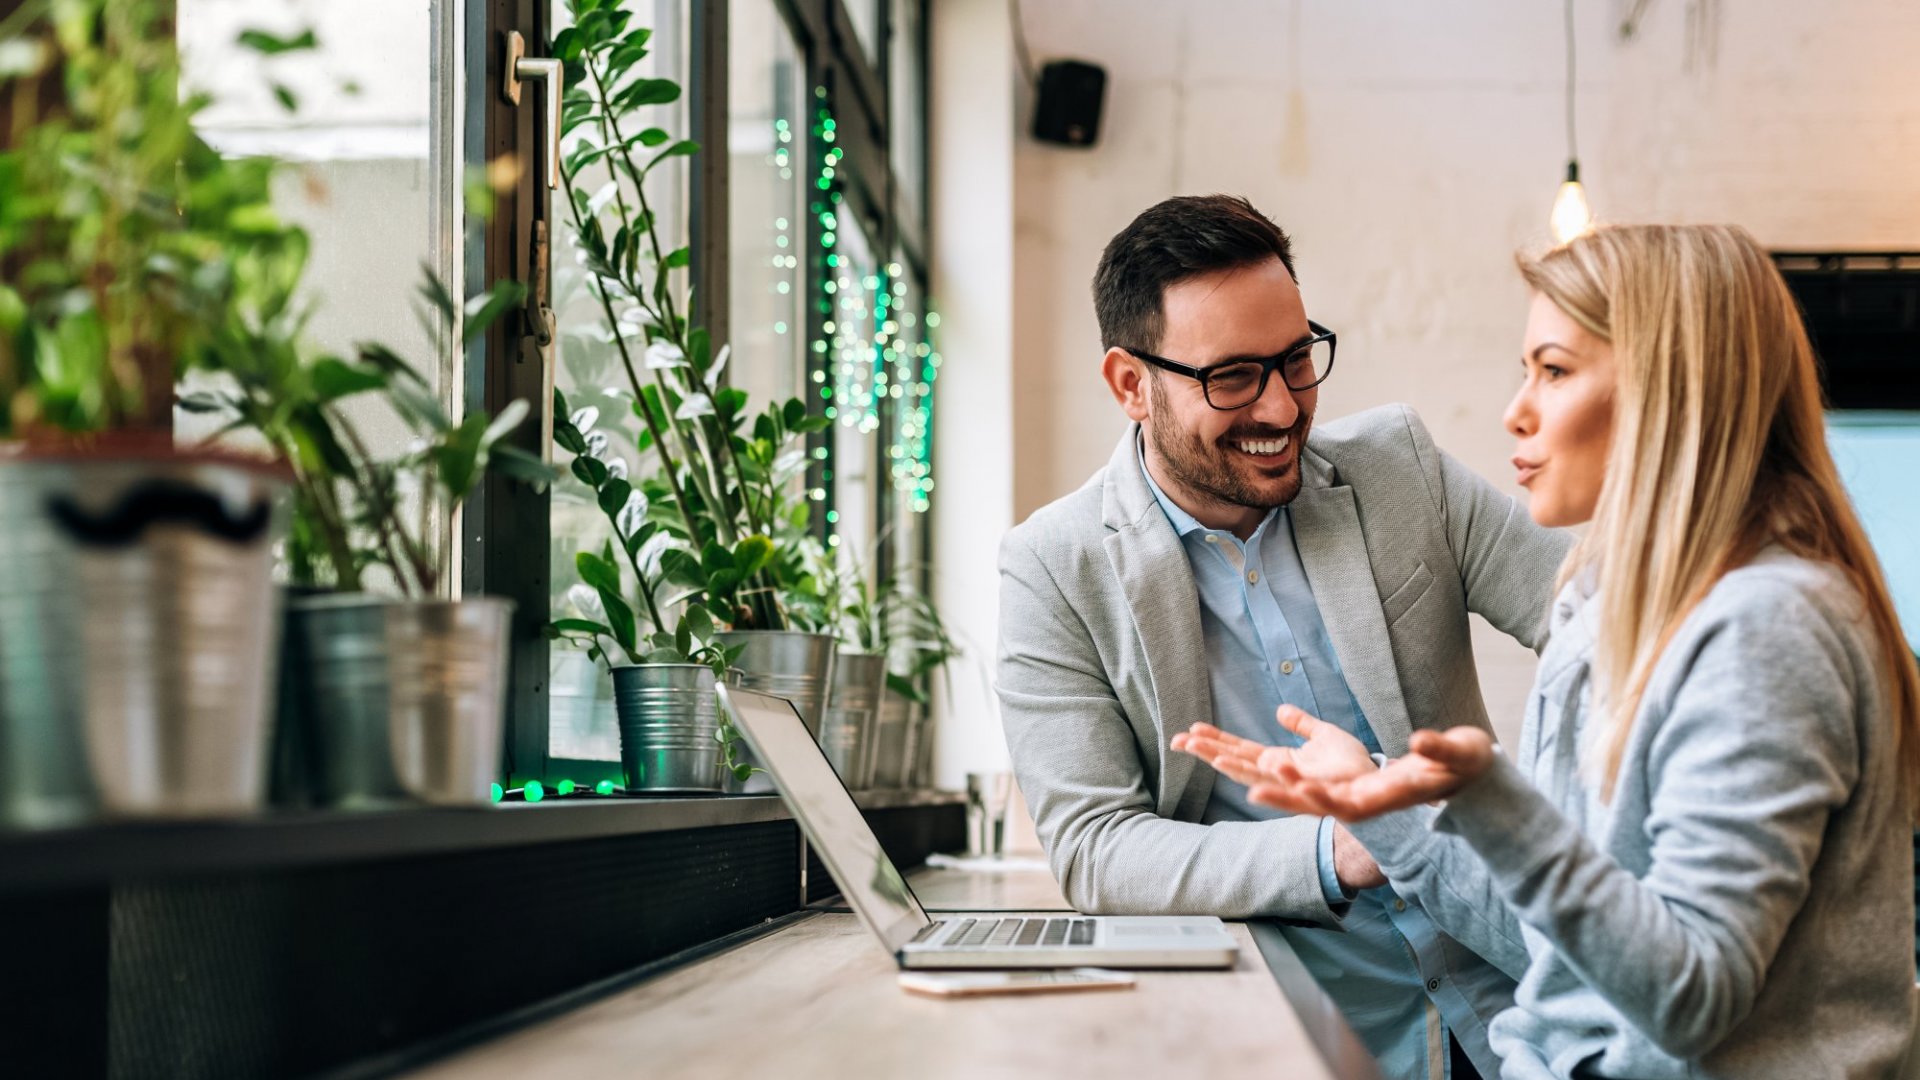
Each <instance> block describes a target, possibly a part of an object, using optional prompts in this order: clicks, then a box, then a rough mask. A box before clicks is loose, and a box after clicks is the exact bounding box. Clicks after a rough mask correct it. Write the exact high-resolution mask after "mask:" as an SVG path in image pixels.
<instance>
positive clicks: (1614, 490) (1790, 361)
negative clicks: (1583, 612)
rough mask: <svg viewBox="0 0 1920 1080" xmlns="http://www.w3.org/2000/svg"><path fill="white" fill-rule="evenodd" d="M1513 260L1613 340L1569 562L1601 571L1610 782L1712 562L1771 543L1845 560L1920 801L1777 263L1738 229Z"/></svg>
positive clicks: (1887, 612)
mask: <svg viewBox="0 0 1920 1080" xmlns="http://www.w3.org/2000/svg"><path fill="white" fill-rule="evenodd" d="M1520 273H1521V276H1522V277H1524V278H1525V279H1526V282H1527V284H1528V285H1529V286H1531V287H1532V288H1533V289H1534V290H1535V291H1537V292H1539V293H1541V294H1543V295H1545V296H1546V297H1547V298H1548V299H1549V300H1551V301H1553V303H1554V304H1555V305H1556V306H1558V307H1559V308H1560V309H1561V310H1562V311H1564V312H1566V313H1567V315H1568V316H1569V317H1571V318H1572V319H1573V320H1574V321H1575V322H1578V323H1579V324H1580V325H1581V326H1583V327H1585V328H1586V329H1587V330H1588V331H1590V332H1592V333H1593V334H1595V335H1597V336H1599V337H1601V338H1604V339H1605V340H1607V341H1608V342H1611V343H1612V346H1613V363H1614V370H1615V372H1616V375H1617V377H1618V378H1617V384H1616V389H1615V391H1614V404H1613V408H1614V414H1613V444H1612V447H1611V449H1610V451H1609V454H1608V458H1607V474H1606V480H1605V482H1604V484H1603V485H1602V487H1601V491H1600V504H1599V507H1598V508H1597V510H1596V512H1595V514H1594V519H1593V524H1592V526H1591V528H1590V529H1589V530H1588V532H1587V535H1586V537H1585V538H1584V539H1583V540H1582V541H1581V542H1580V544H1579V546H1578V547H1576V548H1575V549H1574V552H1573V554H1572V555H1571V556H1570V557H1569V558H1568V560H1567V564H1566V568H1565V569H1564V570H1563V572H1562V581H1563V582H1564V581H1566V580H1568V579H1570V578H1572V577H1573V576H1574V575H1577V574H1581V573H1585V572H1587V571H1589V570H1592V571H1594V572H1595V573H1596V574H1597V578H1598V581H1599V582H1600V584H1601V589H1600V594H1599V597H1598V599H1597V601H1596V602H1597V603H1598V604H1599V605H1600V609H1599V616H1600V619H1599V626H1598V631H1597V640H1596V643H1595V644H1596V649H1595V665H1594V667H1595V671H1594V676H1595V683H1594V686H1595V690H1596V700H1597V701H1599V702H1601V703H1602V706H1601V707H1602V708H1603V709H1604V714H1603V715H1604V716H1605V720H1604V723H1605V724H1606V725H1607V726H1606V727H1604V728H1602V729H1601V730H1600V731H1598V732H1597V733H1596V734H1597V739H1596V740H1595V742H1594V743H1593V744H1592V745H1593V746H1594V747H1595V748H1596V749H1598V750H1599V751H1600V752H1601V755H1602V756H1601V757H1600V758H1599V759H1598V760H1597V761H1596V762H1595V764H1596V765H1598V766H1599V770H1600V776H1601V778H1602V787H1601V790H1602V792H1603V795H1604V796H1605V797H1607V798H1611V797H1612V793H1613V789H1614V783H1615V780H1616V778H1617V777H1618V774H1619V771H1620V762H1621V758H1622V757H1623V755H1624V754H1625V752H1626V746H1627V736H1628V734H1629V730H1630V728H1631V727H1632V723H1633V717H1634V715H1635V714H1636V713H1637V712H1638V711H1639V707H1640V700H1641V697H1642V695H1643V694H1645V692H1646V688H1647V682H1648V679H1649V677H1650V676H1651V675H1652V673H1653V668H1654V664H1655V662H1656V661H1658V659H1659V657H1660V654H1661V652H1662V651H1663V650H1664V649H1665V648H1666V645H1667V642H1668V640H1669V639H1670V638H1671V637H1672V636H1673V633H1674V631H1675V630H1676V629H1678V627H1679V626H1680V623H1681V621H1682V620H1684V619H1685V618H1686V616H1687V614H1688V612H1690V611H1691V610H1692V609H1693V607H1694V605H1696V604H1698V603H1699V602H1700V600H1701V598H1702V597H1704V596H1705V595H1706V594H1707V591H1708V590H1709V589H1711V588H1712V587H1713V585H1714V583H1715V582H1716V581H1718V580H1719V579H1720V577H1721V575H1723V574H1725V573H1726V572H1727V571H1729V570H1731V569H1733V568H1735V567H1738V566H1740V565H1741V564H1743V563H1745V562H1747V561H1748V560H1750V559H1752V558H1753V557H1754V555H1755V554H1756V553H1758V552H1759V551H1760V549H1761V548H1763V547H1765V546H1767V545H1769V544H1778V545H1780V546H1781V547H1783V548H1785V549H1786V550H1788V551H1791V552H1793V553H1794V554H1796V555H1799V556H1802V557H1804V558H1807V559H1814V560H1818V561H1820V562H1824V563H1829V564H1831V565H1833V566H1835V567H1837V568H1838V569H1839V570H1840V571H1841V572H1842V573H1844V574H1845V575H1846V577H1847V579H1848V580H1849V581H1850V582H1851V583H1852V585H1853V588H1854V590H1855V591H1856V592H1857V593H1859V595H1860V598H1861V599H1862V600H1863V601H1864V602H1865V605H1866V613H1867V616H1868V618H1869V619H1871V620H1872V623H1873V628H1874V631H1875V632H1876V634H1877V636H1878V638H1879V640H1880V644H1881V647H1882V650H1883V652H1884V658H1883V663H1882V664H1881V665H1880V666H1881V668H1882V670H1883V671H1884V672H1885V673H1886V678H1887V682H1888V686H1887V690H1888V693H1887V704H1888V711H1889V715H1890V716H1891V718H1892V720H1893V721H1894V747H1895V753H1896V754H1897V755H1898V757H1899V762H1900V771H1901V777H1902V781H1903V783H1902V788H1903V790H1904V792H1905V793H1906V794H1907V796H1908V805H1909V807H1913V808H1915V809H1920V807H1916V805H1915V800H1914V799H1913V798H1912V796H1913V795H1914V793H1915V792H1916V791H1920V672H1916V669H1915V665H1914V659H1913V656H1912V654H1911V653H1910V652H1909V651H1908V648H1907V645H1906V641H1905V639H1904V638H1903V636H1902V635H1901V632H1900V626H1899V622H1898V620H1897V619H1896V617H1895V615H1894V609H1893V601H1892V599H1891V598H1890V597H1889V595H1888V593H1887V586H1886V580H1885V578H1884V577H1883V576H1882V574H1881V571H1880V563H1879V560H1878V559H1876V558H1875V557H1874V554H1873V550H1872V548H1870V547H1869V546H1868V544H1867V537H1866V532H1865V531H1864V530H1863V529H1862V528H1861V527H1860V521H1859V519H1858V518H1857V517H1856V516H1855V514H1854V512H1853V504H1852V502H1851V501H1850V500H1849V499H1848V498H1847V494H1846V491H1845V490H1844V489H1843V488H1842V487H1841V485H1840V474H1839V472H1838V470H1837V469H1835V468H1834V464H1833V456H1832V454H1830V453H1829V452H1828V449H1827V440H1826V430H1825V422H1824V419H1823V417H1822V410H1821V400H1820V381H1819V376H1818V373H1817V372H1816V370H1815V365H1814V358H1813V347H1812V345H1811V344H1810V343H1809V342H1808V340H1807V333H1806V328H1805V327H1804V326H1803V325H1802V324H1801V321H1800V312H1799V308H1798V307H1797V306H1796V305H1795V303H1794V299H1793V295H1792V294H1791V293H1789V292H1788V291H1787V284H1786V282H1785V280H1783V279H1782V278H1781V276H1780V272H1779V270H1778V269H1776V268H1775V267H1774V265H1773V260H1772V259H1771V258H1769V257H1768V256H1767V253H1766V252H1765V251H1764V250H1763V249H1762V248H1761V247H1760V245H1759V244H1758V243H1756V242H1755V241H1754V239H1753V237H1752V236H1750V235H1749V234H1748V233H1747V231H1746V230H1745V229H1741V228H1737V227H1733V226H1721V225H1631V226H1611V227H1605V228H1601V229H1599V230H1597V231H1595V232H1592V233H1589V234H1587V235H1585V236H1582V237H1580V238H1578V239H1575V240H1573V241H1571V242H1569V243H1567V244H1565V245H1563V246H1561V247H1558V248H1555V249H1553V250H1552V251H1549V252H1547V253H1546V254H1545V255H1543V256H1540V257H1539V258H1537V259H1528V258H1522V259H1521V260H1520Z"/></svg>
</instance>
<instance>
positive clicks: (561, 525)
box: [547, 0, 693, 761]
mask: <svg viewBox="0 0 1920 1080" xmlns="http://www.w3.org/2000/svg"><path fill="white" fill-rule="evenodd" d="M623 10H626V11H629V12H631V13H632V19H631V21H630V23H629V25H630V26H635V27H639V26H647V27H651V28H652V29H653V38H652V45H653V46H654V51H652V52H649V53H648V55H647V56H646V58H645V59H643V60H641V61H640V62H639V63H637V64H635V65H634V66H633V68H632V70H631V71H630V72H629V73H628V75H627V76H626V77H627V78H630V79H632V78H668V79H673V80H674V81H675V82H678V83H680V84H681V86H682V88H683V90H684V88H685V87H686V85H687V81H688V80H687V71H688V65H687V60H686V51H685V50H686V42H687V39H688V33H687V31H688V24H687V14H686V12H687V9H686V5H685V3H684V0H627V2H626V3H625V4H624V5H623ZM569 24H570V19H569V17H568V15H567V9H566V5H565V4H564V3H562V2H560V0H555V2H554V3H553V15H552V22H551V24H550V25H551V26H552V28H553V33H555V34H558V33H559V32H560V30H561V29H562V28H564V27H566V26H568V25H569ZM634 123H635V124H636V125H637V127H639V128H645V127H660V128H664V129H666V130H667V131H668V132H670V133H671V134H672V135H673V136H674V137H675V138H691V137H692V136H693V133H692V132H691V131H689V130H688V129H687V115H686V96H685V94H684V93H683V94H682V96H681V98H680V100H679V101H676V102H674V103H673V104H670V105H659V106H653V107H650V108H648V109H646V110H644V111H643V112H642V114H641V116H640V117H639V118H638V119H637V120H636V121H634ZM621 134H622V135H624V136H626V137H632V136H633V135H634V134H635V131H633V130H627V129H626V127H625V125H623V127H622V132H621ZM588 137H593V138H595V140H596V143H598V144H600V145H605V144H606V143H607V142H609V141H610V140H608V139H606V138H605V137H604V136H603V135H601V134H599V133H596V132H593V131H592V130H590V129H589V128H582V129H580V130H577V131H576V132H575V133H574V135H573V137H572V141H571V142H570V143H569V144H568V145H566V146H564V147H563V152H570V151H571V150H572V149H574V147H576V146H578V145H579V143H580V141H581V140H583V139H586V138H588ZM687 176H688V172H687V168H686V159H685V158H681V159H678V160H675V161H671V162H669V163H668V164H665V165H662V166H661V167H659V168H657V169H655V170H654V171H653V172H652V173H651V174H650V175H649V176H648V178H647V189H646V193H647V199H648V202H649V205H650V207H651V209H652V210H653V213H654V217H655V220H656V222H657V225H656V232H657V234H658V238H659V242H660V250H661V251H662V252H668V251H673V250H674V249H676V248H679V247H681V246H682V245H684V244H686V243H687V235H686V220H687ZM612 184H613V174H612V172H611V170H610V169H609V168H608V167H607V165H606V164H605V162H604V161H603V162H600V163H597V164H594V165H591V166H589V167H587V169H586V170H585V171H584V172H583V173H582V174H581V175H580V176H579V177H578V178H577V179H576V180H575V181H574V185H575V187H576V188H577V189H578V190H580V191H583V192H585V193H587V194H588V195H589V196H590V197H591V198H593V199H596V200H610V199H612V198H614V192H615V189H614V188H613V187H612ZM620 194H621V197H622V198H625V199H628V200H629V204H630V205H631V200H632V197H633V190H632V188H631V186H625V187H623V188H622V189H621V191H620ZM549 220H551V221H552V222H553V223H554V225H553V228H554V254H553V307H554V313H555V315H556V316H557V317H558V319H559V329H560V333H559V338H558V340H559V353H558V355H557V356H556V358H555V375H554V385H555V386H556V387H558V388H559V390H560V392H561V393H563V394H564V395H566V398H567V406H568V409H569V410H570V411H571V413H572V415H573V418H574V420H575V423H576V425H577V426H579V427H580V429H581V430H582V432H584V433H585V434H586V436H587V441H588V445H589V448H590V450H589V452H590V453H592V454H593V455H594V456H595V457H598V458H599V459H601V460H602V461H604V462H606V464H607V467H608V469H609V470H611V471H612V472H613V473H614V474H615V475H618V476H639V475H643V474H646V473H648V472H650V471H651V470H652V469H653V463H652V456H651V454H648V455H647V456H646V460H644V461H643V460H642V455H640V454H639V453H638V452H637V450H636V449H635V445H634V441H633V440H634V435H635V433H636V432H637V430H638V429H639V420H638V419H637V418H636V417H635V415H634V413H633V390H632V387H631V385H630V383H629V381H628V377H627V368H626V365H625V364H624V363H623V362H622V360H621V349H620V347H619V344H620V343H616V340H615V339H614V337H613V336H612V335H611V334H610V333H609V332H608V331H607V329H606V313H605V311H604V310H603V308H602V306H601V302H600V300H599V298H598V297H597V296H596V295H595V294H594V293H593V292H591V291H589V288H588V275H587V272H586V269H585V267H584V265H583V255H582V253H581V252H580V250H579V247H578V246H577V245H576V244H575V242H574V239H573V229H572V215H571V211H570V210H569V208H568V203H567V197H566V195H565V193H564V189H563V190H562V191H561V192H556V193H555V195H554V199H553V206H552V210H551V217H550V219H549ZM611 231H612V230H609V232H611ZM625 306H626V305H624V304H621V303H618V302H616V303H615V306H614V311H615V313H616V315H619V314H623V308H624V307H625ZM635 329H636V330H637V326H636V327H635ZM621 343H624V345H625V346H626V348H627V350H628V352H629V355H630V356H631V358H632V361H633V367H634V369H635V371H636V372H637V374H638V375H639V377H640V378H641V379H642V380H645V379H646V378H647V370H646V366H645V362H644V360H643V359H642V353H644V351H645V348H646V346H645V340H644V338H642V337H639V336H634V337H630V338H625V339H622V342H621ZM553 454H554V465H555V466H556V467H558V468H559V469H560V471H561V477H560V480H559V481H558V482H556V483H555V484H554V486H553V496H552V500H553V509H552V521H553V547H552V549H551V550H552V559H551V561H550V562H549V565H548V570H549V574H550V577H549V580H550V581H551V582H552V613H553V617H554V618H556V619H564V618H582V617H585V618H592V619H595V620H596V621H598V620H603V619H604V617H605V615H604V612H603V611H602V610H601V608H600V605H599V601H598V600H597V598H596V597H595V596H594V594H593V591H592V590H591V589H588V588H586V587H585V586H582V585H580V584H579V581H580V578H579V574H578V573H577V571H576V570H575V569H574V556H575V554H577V553H578V552H581V551H600V550H601V549H602V547H603V545H605V544H606V543H607V541H608V540H609V539H610V538H611V537H612V535H613V530H612V528H611V527H610V526H609V525H608V523H607V519H606V515H605V514H604V513H602V512H601V510H600V507H599V505H598V504H597V503H596V502H595V501H594V497H593V491H592V489H590V488H588V487H587V486H586V485H585V484H582V483H581V482H580V481H579V480H577V479H576V478H575V477H574V476H573V474H572V473H571V472H570V471H569V470H568V466H569V463H570V462H571V461H572V455H571V454H568V453H567V452H566V451H564V450H561V449H559V448H558V447H556V448H555V449H554V452H553ZM549 668H550V674H551V675H552V679H553V681H552V683H551V684H550V686H551V693H550V707H549V710H548V716H549V724H548V729H547V753H548V756H549V757H550V758H569V759H579V760H588V761H618V760H619V758H620V743H619V727H618V723H617V721H616V720H615V718H614V711H613V697H612V693H613V686H612V683H611V681H610V680H609V679H607V678H606V676H605V675H604V673H602V671H601V670H600V669H599V667H598V666H597V665H595V664H594V663H593V662H592V661H591V660H589V659H588V658H587V657H586V655H585V654H584V653H582V652H579V651H577V650H574V649H572V648H570V647H568V646H567V645H566V644H565V643H563V642H557V641H556V642H554V643H553V651H552V653H551V660H550V664H549Z"/></svg>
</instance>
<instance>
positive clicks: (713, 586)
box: [707, 569, 746, 596]
mask: <svg viewBox="0 0 1920 1080" xmlns="http://www.w3.org/2000/svg"><path fill="white" fill-rule="evenodd" d="M745 579H746V578H745V575H744V574H742V573H740V571H738V570H731V569H729V570H715V571H713V573H711V574H709V575H708V576H707V592H708V593H709V594H711V595H713V596H732V595H733V593H734V590H735V589H738V588H739V587H740V582H742V581H744V580H745Z"/></svg>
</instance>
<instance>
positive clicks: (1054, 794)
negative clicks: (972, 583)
mask: <svg viewBox="0 0 1920 1080" xmlns="http://www.w3.org/2000/svg"><path fill="white" fill-rule="evenodd" d="M998 666H999V680H998V681H999V695H1000V703H1001V716H1002V721H1003V723H1004V724H1005V727H1006V734H1007V745H1008V750H1009V751H1010V752H1011V755H1012V758H1013V765H1014V771H1015V774H1016V776H1017V777H1018V778H1019V781H1020V791H1021V794H1022V795H1024V796H1025V797H1026V800H1027V805H1028V807H1029V808H1030V809H1031V810H1032V811H1033V816H1034V824H1035V826H1036V827H1037V829H1038V831H1039V834H1040V840H1041V843H1042V844H1044V845H1045V847H1046V849H1047V858H1048V861H1049V863H1050V865H1051V866H1052V868H1053V873H1054V876H1055V878H1057V879H1058V880H1059V882H1060V886H1061V889H1062V890H1063V891H1064V892H1065V894H1066V897H1067V899H1068V901H1069V902H1070V903H1072V904H1073V906H1074V907H1075V908H1077V909H1079V910H1080V911H1084V912H1088V913H1092V914H1109V915H1217V916H1220V917H1223V918H1254V917H1274V918H1283V919H1291V920H1296V921H1303V922H1309V923H1313V924H1316V925H1322V926H1337V925H1338V915H1337V914H1336V913H1335V912H1334V910H1333V909H1332V908H1330V907H1329V906H1328V904H1327V900H1326V896H1325V895H1324V893H1323V891H1322V889H1321V886H1320V876H1319V869H1318V860H1317V844H1316V839H1317V833H1318V829H1319V819H1318V818H1312V817H1295V818H1283V819H1279V820H1275V821H1260V822H1221V823H1217V824H1212V825H1200V824H1196V823H1192V822H1182V821H1174V820H1169V819H1167V818H1163V817H1161V816H1159V815H1158V814H1156V813H1155V812H1154V800H1153V795H1152V791H1151V788H1150V785H1149V781H1148V777H1147V771H1146V767H1145V765H1144V764H1143V761H1142V754H1143V753H1146V752H1147V751H1145V750H1143V749H1142V747H1141V745H1140V743H1139V742H1138V741H1137V740H1136V738H1135V735H1134V726H1133V725H1132V724H1131V723H1129V720H1128V717H1127V715H1126V712H1125V710H1124V708H1123V707H1122V705H1121V703H1120V701H1119V699H1118V697H1117V696H1116V695H1115V693H1114V690H1113V684H1112V682H1111V681H1110V679H1109V676H1108V673H1107V671H1106V669H1105V666H1104V664H1103V663H1102V661H1101V657H1100V655H1099V652H1098V650H1097V649H1096V648H1095V646H1094V639H1093V635H1092V632H1091V631H1090V630H1089V628H1088V626H1087V625H1086V623H1085V621H1084V620H1083V619H1082V618H1081V617H1080V615H1079V614H1078V613H1077V612H1076V611H1075V609H1074V607H1073V605H1072V604H1071V603H1070V602H1069V600H1068V597H1067V596H1066V595H1065V594H1064V593H1063V592H1062V590H1061V589H1060V587H1059V585H1058V584H1057V583H1056V581H1055V579H1054V576H1053V574H1052V573H1051V572H1050V571H1049V570H1048V568H1047V566H1046V564H1045V563H1044V562H1043V560H1042V559H1041V558H1040V557H1039V556H1038V555H1037V554H1036V553H1035V552H1034V551H1033V550H1032V548H1031V547H1030V546H1029V544H1028V543H1026V542H1025V541H1024V539H1023V538H1022V535H1021V533H1020V531H1019V530H1015V531H1014V532H1013V533H1009V534H1008V536H1007V539H1006V540H1004V541H1003V542H1002V544H1001V548H1000V651H999V665H998ZM1146 727H1147V728H1148V729H1149V730H1151V725H1150V724H1149V725H1146ZM1201 768H1202V769H1205V766H1201ZM1210 777H1211V773H1210V772H1207V773H1205V774H1204V776H1203V777H1197V778H1196V781H1195V782H1206V778H1210Z"/></svg>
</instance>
